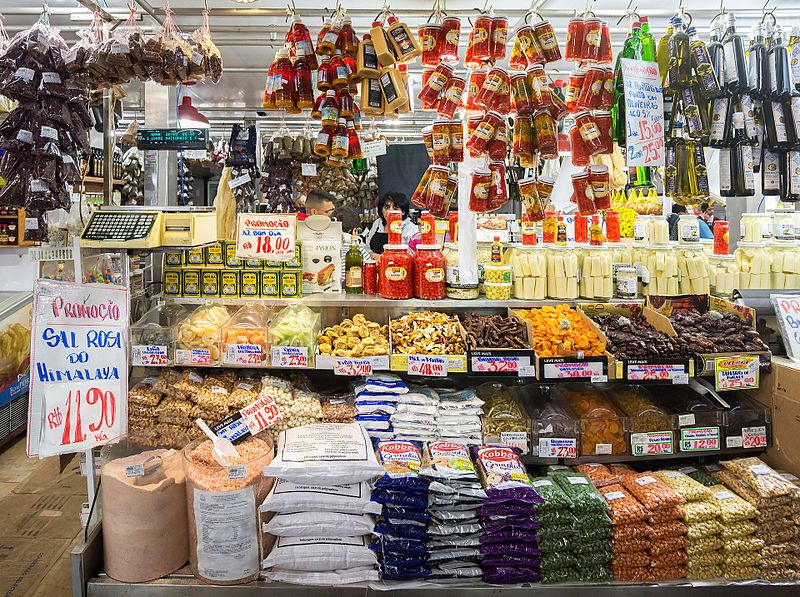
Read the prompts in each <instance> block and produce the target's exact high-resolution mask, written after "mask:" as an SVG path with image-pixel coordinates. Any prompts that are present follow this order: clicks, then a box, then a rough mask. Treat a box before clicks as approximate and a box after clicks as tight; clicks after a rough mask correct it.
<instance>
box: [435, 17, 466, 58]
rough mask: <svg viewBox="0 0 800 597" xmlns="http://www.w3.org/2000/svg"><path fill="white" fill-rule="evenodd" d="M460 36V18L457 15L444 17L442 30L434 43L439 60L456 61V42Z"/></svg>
mask: <svg viewBox="0 0 800 597" xmlns="http://www.w3.org/2000/svg"><path fill="white" fill-rule="evenodd" d="M460 38H461V20H460V19H459V18H458V17H444V18H443V19H442V30H441V33H440V35H439V38H438V40H437V43H436V53H437V54H438V55H439V59H440V60H444V61H445V62H458V42H459V40H460Z"/></svg>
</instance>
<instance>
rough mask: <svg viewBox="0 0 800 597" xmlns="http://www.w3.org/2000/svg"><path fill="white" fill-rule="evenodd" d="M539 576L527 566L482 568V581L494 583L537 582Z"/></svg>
mask: <svg viewBox="0 0 800 597" xmlns="http://www.w3.org/2000/svg"><path fill="white" fill-rule="evenodd" d="M540 579H541V576H539V573H538V572H537V571H536V570H535V569H534V568H529V567H527V566H513V567H512V566H488V567H486V568H483V582H487V583H490V584H496V585H513V584H517V583H522V582H539V580H540Z"/></svg>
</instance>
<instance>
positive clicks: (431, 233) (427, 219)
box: [419, 211, 436, 245]
mask: <svg viewBox="0 0 800 597" xmlns="http://www.w3.org/2000/svg"><path fill="white" fill-rule="evenodd" d="M419 235H420V236H421V237H422V238H421V239H420V240H421V241H422V244H423V245H435V244H436V218H435V217H434V215H433V214H432V213H431V212H429V211H426V212H423V213H422V215H421V216H420V217H419Z"/></svg>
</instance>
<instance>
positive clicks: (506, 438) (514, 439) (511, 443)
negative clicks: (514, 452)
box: [500, 431, 528, 454]
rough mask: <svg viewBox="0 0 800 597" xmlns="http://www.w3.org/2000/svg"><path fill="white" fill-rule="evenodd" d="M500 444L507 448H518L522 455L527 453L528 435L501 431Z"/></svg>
mask: <svg viewBox="0 0 800 597" xmlns="http://www.w3.org/2000/svg"><path fill="white" fill-rule="evenodd" d="M500 443H501V444H503V445H504V446H508V447H509V448H519V450H520V452H522V453H523V454H527V453H528V434H527V432H525V431H501V432H500Z"/></svg>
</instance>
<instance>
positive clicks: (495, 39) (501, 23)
mask: <svg viewBox="0 0 800 597" xmlns="http://www.w3.org/2000/svg"><path fill="white" fill-rule="evenodd" d="M506 43H508V18H507V17H492V28H491V31H490V32H489V59H490V60H495V61H497V60H502V59H503V58H505V57H506Z"/></svg>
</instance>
